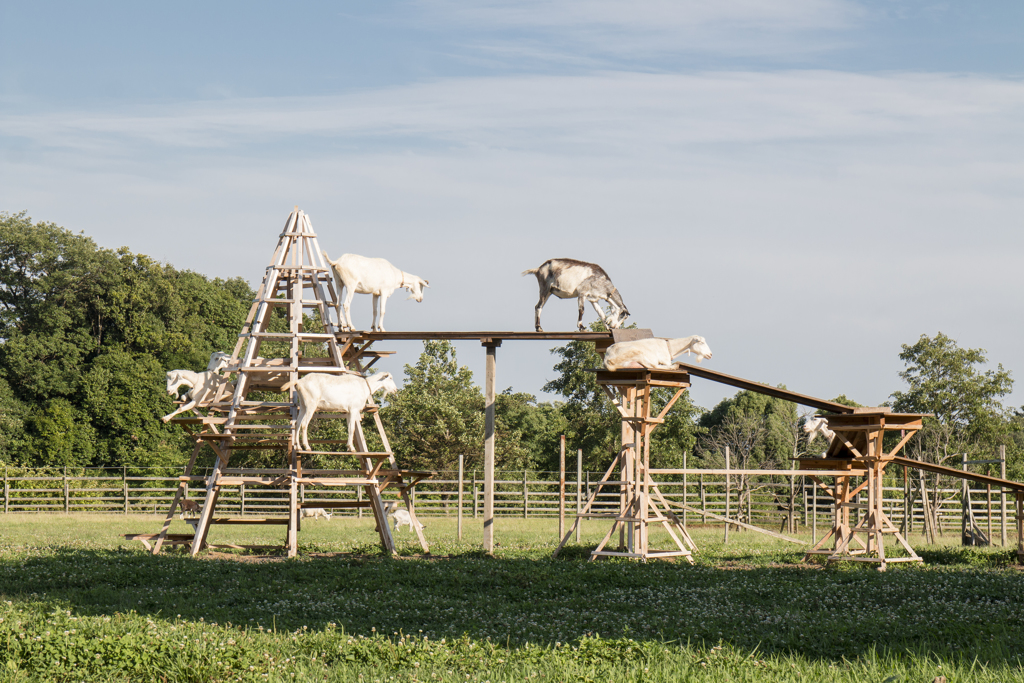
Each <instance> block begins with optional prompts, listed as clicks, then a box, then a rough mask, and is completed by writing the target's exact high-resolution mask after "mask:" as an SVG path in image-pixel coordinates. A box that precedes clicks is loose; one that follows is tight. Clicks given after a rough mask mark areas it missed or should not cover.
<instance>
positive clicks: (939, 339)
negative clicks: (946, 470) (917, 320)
mask: <svg viewBox="0 0 1024 683" xmlns="http://www.w3.org/2000/svg"><path fill="white" fill-rule="evenodd" d="M902 348H903V351H902V352H901V353H900V358H901V359H902V360H903V361H904V362H905V364H906V369H905V370H903V371H902V372H900V378H901V379H902V380H903V381H904V382H906V384H907V390H906V391H895V392H893V393H892V396H891V399H892V407H893V409H894V410H896V411H898V412H903V413H931V414H932V415H934V417H927V418H925V420H924V428H923V429H922V430H921V432H919V433H918V434H917V436H915V437H914V439H912V440H911V441H910V443H909V444H908V447H907V450H908V453H909V454H910V456H911V457H915V458H918V459H921V460H927V461H931V462H936V463H943V462H945V461H948V460H951V459H952V460H955V459H957V458H958V457H959V456H960V455H961V454H963V453H967V454H977V453H991V452H992V451H994V450H995V449H996V448H997V447H998V446H999V445H1000V444H1014V440H1013V435H1012V433H1011V432H1012V430H1013V426H1014V423H1013V420H1012V419H1011V416H1010V415H1008V414H1007V411H1006V410H1005V409H1004V408H1003V405H1002V403H1001V402H1000V400H999V399H1000V397H1002V396H1005V395H1006V394H1008V393H1010V391H1011V389H1012V388H1013V379H1012V378H1011V377H1010V373H1009V371H1007V370H1004V369H1003V366H1002V365H997V367H996V369H995V370H985V371H982V370H980V369H979V366H982V365H984V364H985V363H986V362H987V360H988V359H987V357H986V352H985V350H984V349H962V348H960V347H959V345H957V343H956V341H955V340H953V339H950V338H949V337H947V336H946V335H944V334H943V333H942V332H939V333H938V334H936V335H935V336H934V337H929V336H927V335H921V337H920V339H918V341H917V342H916V343H914V344H904V345H903V346H902Z"/></svg>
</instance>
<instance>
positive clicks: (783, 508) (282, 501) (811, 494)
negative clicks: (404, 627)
mask: <svg viewBox="0 0 1024 683" xmlns="http://www.w3.org/2000/svg"><path fill="white" fill-rule="evenodd" d="M195 474H203V473H202V472H196V473H195ZM177 476H178V475H177V473H174V474H171V473H169V472H168V471H167V470H163V471H162V472H161V473H159V474H144V473H143V474H140V473H139V472H138V471H134V472H129V471H128V470H127V469H115V470H112V469H84V470H83V469H76V470H75V471H74V472H73V473H69V472H68V471H66V470H64V471H62V470H55V469H48V470H35V471H26V470H21V469H19V470H12V469H7V470H5V471H4V477H3V493H2V510H3V512H4V513H24V512H64V513H70V512H99V513H122V514H128V513H162V512H165V511H166V510H167V508H168V506H169V505H170V503H171V500H172V498H173V496H174V492H175V490H176V488H177V485H178V480H177ZM496 476H497V478H496V481H495V495H494V497H495V502H494V513H495V515H497V516H506V517H508V516H515V517H523V518H529V517H557V516H558V503H559V500H558V488H559V487H558V480H557V476H558V473H556V472H555V473H552V472H515V473H513V472H499V473H497V475H496ZM599 478H600V475H597V474H594V473H584V477H583V480H582V482H580V484H581V485H577V482H576V481H575V480H574V479H568V478H567V479H566V515H567V517H569V518H571V517H572V515H573V514H574V513H575V511H576V509H577V501H578V500H582V501H586V500H587V499H588V498H589V497H590V495H591V493H592V492H593V490H594V488H595V486H596V482H597V481H598V479H599ZM676 479H678V481H662V482H660V483H659V486H660V488H661V491H662V493H664V494H665V497H666V498H667V499H668V500H669V501H670V502H671V503H672V504H673V505H674V506H679V507H677V510H676V512H677V514H679V515H680V516H681V517H682V518H683V519H684V520H685V522H686V523H688V524H704V523H710V524H720V522H715V521H709V520H708V519H707V518H706V517H704V516H703V513H712V514H716V515H725V514H726V510H727V509H728V510H729V516H730V517H732V518H733V519H737V520H739V521H743V522H747V523H749V524H755V525H758V526H763V527H773V526H778V527H780V528H782V527H784V526H787V518H788V517H790V516H792V517H793V518H794V520H793V523H794V524H795V525H796V526H805V527H812V526H813V527H815V528H819V527H827V526H830V525H831V518H832V512H833V510H832V499H831V498H829V497H828V496H827V495H825V494H824V493H823V492H821V491H820V490H819V489H817V488H816V487H815V486H814V485H813V483H812V482H811V481H810V480H808V479H807V478H806V477H803V476H799V475H796V476H792V477H791V476H790V475H788V474H782V473H780V474H779V475H776V476H771V477H757V478H756V480H754V478H751V481H750V482H749V485H747V486H743V485H741V480H740V477H739V476H735V475H734V476H732V477H731V482H730V486H728V487H727V486H726V484H725V478H724V477H723V476H712V475H691V476H689V477H688V478H687V479H686V480H685V481H683V480H682V477H676ZM911 480H912V481H911V482H907V481H904V480H903V479H902V476H899V477H893V479H892V480H891V484H892V485H889V486H885V487H884V488H883V490H884V502H885V507H886V513H887V514H888V515H889V517H890V519H891V520H892V521H893V523H894V524H896V525H897V526H900V527H904V528H907V530H908V531H911V532H921V531H922V530H923V524H924V514H925V513H924V506H923V505H922V500H921V496H920V482H921V481H922V480H921V478H920V473H912V474H911ZM924 481H925V484H926V486H927V488H928V491H929V494H930V495H932V498H931V504H932V505H933V506H934V505H935V503H936V500H937V501H938V503H939V505H938V520H939V525H940V529H941V530H943V531H956V532H957V533H958V532H959V529H960V524H961V518H962V514H963V510H962V507H961V498H962V485H960V484H959V482H957V483H952V482H950V483H949V484H948V485H946V486H944V487H936V484H935V479H934V477H932V478H931V479H928V480H924ZM462 489H463V504H462V514H463V516H464V517H465V518H476V517H480V516H482V514H483V494H484V492H483V477H482V475H481V474H480V473H478V472H477V473H474V472H469V473H467V475H466V476H465V478H464V479H463V481H462ZM458 490H459V481H458V478H457V474H456V473H454V472H442V473H440V476H439V477H438V478H436V479H431V480H428V481H424V482H421V483H420V484H419V486H418V487H417V488H416V490H415V492H414V494H413V500H414V503H415V505H416V512H417V514H418V515H420V516H424V517H432V516H455V515H457V514H458V498H459V497H458ZM204 495H205V490H204V489H203V488H201V487H198V488H197V487H193V488H192V489H191V491H190V494H189V497H190V498H191V499H193V500H196V501H200V502H201V501H202V500H203V497H204ZM727 495H728V503H727V501H726V498H727ZM300 496H301V498H302V500H303V502H305V503H316V502H328V501H339V500H361V499H362V489H357V488H356V487H345V488H343V489H341V490H332V489H325V488H314V487H306V486H302V487H300ZM936 496H937V498H936ZM970 498H971V506H972V511H973V513H974V518H975V521H976V523H977V524H978V526H979V527H980V528H981V529H982V530H983V531H986V532H987V534H988V536H989V538H990V539H993V540H995V538H996V537H1000V538H1005V535H1006V533H1007V530H1009V531H1010V532H1011V533H1012V531H1013V530H1014V528H1015V527H1014V524H1015V514H1014V507H1015V506H1014V505H1012V504H1008V503H1009V501H1008V500H1007V498H1006V497H1005V496H1002V495H1001V493H1000V491H998V490H997V491H993V490H990V489H987V488H971V489H970ZM791 499H792V504H791V503H790V501H791ZM618 500H619V496H618V493H616V492H615V491H613V490H608V491H602V492H601V493H600V494H599V495H598V499H597V501H596V503H595V505H594V511H595V512H611V511H613V510H615V509H616V507H617V505H618ZM682 505H686V506H688V507H689V508H690V509H694V510H697V511H698V512H688V511H685V510H683V509H682V507H681V506H682ZM217 507H218V510H219V511H222V512H224V513H228V514H237V515H275V514H280V515H284V514H287V511H288V494H287V491H286V490H283V489H277V488H269V487H265V486H254V485H248V486H240V487H233V486H231V487H225V488H223V489H222V490H221V494H220V498H219V500H218V504H217ZM338 514H342V515H352V516H362V515H363V514H364V512H363V510H357V511H340V510H339V513H338ZM365 514H368V513H365Z"/></svg>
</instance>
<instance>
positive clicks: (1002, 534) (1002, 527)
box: [999, 446, 1006, 548]
mask: <svg viewBox="0 0 1024 683" xmlns="http://www.w3.org/2000/svg"><path fill="white" fill-rule="evenodd" d="M999 478H1000V479H1006V446H1000V447H999ZM999 516H1000V521H999V539H1000V540H1001V541H1002V545H1003V547H1004V548H1005V547H1006V489H1004V488H1000V489H999Z"/></svg>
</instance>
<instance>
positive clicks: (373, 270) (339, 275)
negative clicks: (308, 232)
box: [323, 251, 430, 332]
mask: <svg viewBox="0 0 1024 683" xmlns="http://www.w3.org/2000/svg"><path fill="white" fill-rule="evenodd" d="M323 254H324V258H325V259H327V262H328V263H330V264H331V270H332V271H334V281H335V283H336V284H337V286H338V305H337V311H338V324H340V325H341V329H343V330H352V329H355V328H354V327H353V326H352V312H351V310H350V308H351V305H352V298H353V297H354V296H355V295H356V294H372V295H373V321H372V322H371V327H370V329H371V330H372V331H375V332H384V331H385V330H384V308H385V306H386V305H387V302H388V297H389V296H391V295H392V294H393V293H394V292H395V290H396V289H399V288H402V287H404V288H405V289H407V290H409V298H410V299H416V301H417V302H422V301H423V288H424V287H429V286H430V283H429V282H428V281H426V280H424V279H423V278H421V277H417V276H416V275H413V274H412V273H406V272H405V271H404V270H399V269H398V268H395V267H394V266H393V265H391V264H390V263H388V262H387V261H386V260H384V259H382V258H367V257H366V256H358V255H356V254H342V255H341V258H339V259H338V260H337V261H332V260H331V257H330V256H328V255H327V252H326V251H325V252H323ZM342 293H344V301H342ZM378 299H379V300H380V318H379V319H378V318H377V301H378ZM343 313H344V314H343Z"/></svg>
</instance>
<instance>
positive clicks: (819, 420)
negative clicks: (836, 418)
mask: <svg viewBox="0 0 1024 683" xmlns="http://www.w3.org/2000/svg"><path fill="white" fill-rule="evenodd" d="M804 433H806V434H807V443H811V442H812V441H814V438H815V437H816V436H818V435H819V434H820V435H822V436H823V437H825V439H826V440H828V441H829V442H831V441H832V437H834V436H835V435H836V433H835V432H833V431H832V430H831V429H829V428H828V420H827V419H826V418H824V417H821V416H819V415H812V416H811V417H808V418H807V421H806V422H804Z"/></svg>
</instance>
